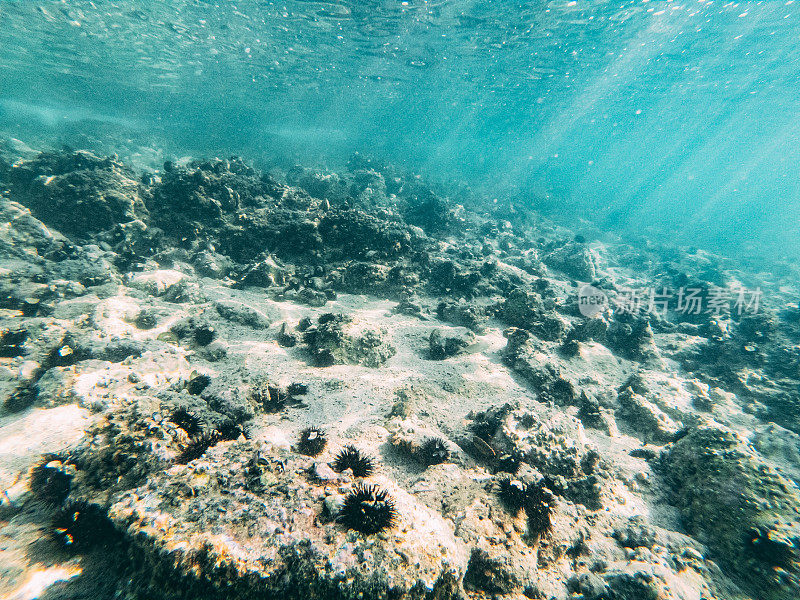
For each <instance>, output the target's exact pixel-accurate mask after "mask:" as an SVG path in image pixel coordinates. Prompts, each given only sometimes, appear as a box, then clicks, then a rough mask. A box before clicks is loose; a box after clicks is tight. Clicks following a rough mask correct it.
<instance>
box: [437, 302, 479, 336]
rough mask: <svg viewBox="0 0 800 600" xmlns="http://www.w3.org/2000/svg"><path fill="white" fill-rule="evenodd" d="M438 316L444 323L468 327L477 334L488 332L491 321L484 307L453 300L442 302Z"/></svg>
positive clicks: (438, 307) (438, 308)
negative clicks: (487, 325) (489, 321)
mask: <svg viewBox="0 0 800 600" xmlns="http://www.w3.org/2000/svg"><path fill="white" fill-rule="evenodd" d="M436 316H437V317H439V319H441V320H442V321H447V322H449V323H452V324H454V325H460V326H462V327H467V328H468V329H471V330H472V331H474V332H475V333H477V334H482V333H483V332H484V331H485V330H486V323H487V322H488V320H489V316H488V315H487V314H486V309H485V308H484V307H483V306H480V305H477V304H475V303H472V302H455V301H452V300H443V301H441V302H440V303H439V305H438V306H437V307H436Z"/></svg>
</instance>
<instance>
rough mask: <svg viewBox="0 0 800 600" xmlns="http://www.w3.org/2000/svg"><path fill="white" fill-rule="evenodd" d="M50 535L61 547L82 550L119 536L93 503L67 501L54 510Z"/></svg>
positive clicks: (108, 542) (106, 544)
mask: <svg viewBox="0 0 800 600" xmlns="http://www.w3.org/2000/svg"><path fill="white" fill-rule="evenodd" d="M52 536H53V538H54V539H55V541H56V542H57V543H58V544H59V545H60V546H62V547H63V548H64V549H67V550H72V551H75V552H82V551H85V550H88V549H91V548H94V547H98V546H108V545H110V544H113V543H114V542H116V541H117V540H118V539H119V534H118V533H117V531H116V529H115V528H114V524H113V523H112V522H111V521H110V520H109V519H108V517H107V516H106V514H105V512H104V511H103V509H102V508H100V507H99V506H97V505H96V504H89V503H88V502H83V501H78V502H69V503H67V505H66V506H64V507H62V508H61V509H59V510H58V512H56V514H55V516H54V517H53V521H52Z"/></svg>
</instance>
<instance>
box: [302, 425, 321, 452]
mask: <svg viewBox="0 0 800 600" xmlns="http://www.w3.org/2000/svg"><path fill="white" fill-rule="evenodd" d="M327 443H328V438H327V437H326V436H325V432H324V431H323V430H322V429H320V428H318V427H307V428H305V429H303V431H301V432H300V441H299V442H297V451H298V452H299V453H300V454H305V455H307V456H317V455H318V454H319V453H320V452H322V451H323V450H324V449H325V446H326V445H327Z"/></svg>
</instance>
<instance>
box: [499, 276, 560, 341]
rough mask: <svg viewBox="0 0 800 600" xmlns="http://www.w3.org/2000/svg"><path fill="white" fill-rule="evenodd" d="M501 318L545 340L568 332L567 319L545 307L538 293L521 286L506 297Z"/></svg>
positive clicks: (554, 339)
mask: <svg viewBox="0 0 800 600" xmlns="http://www.w3.org/2000/svg"><path fill="white" fill-rule="evenodd" d="M500 318H502V319H503V321H505V322H506V323H508V324H509V325H512V326H514V327H519V328H522V329H527V330H528V331H531V332H532V333H534V334H536V335H537V336H538V337H540V338H541V339H543V340H548V341H556V340H560V339H561V338H563V337H564V335H565V334H566V332H567V324H566V323H565V321H564V320H563V319H562V318H561V317H559V316H558V315H557V314H556V313H555V312H554V311H548V310H547V309H545V307H544V303H543V302H542V299H541V297H540V296H539V295H538V294H536V293H535V292H532V291H526V290H524V289H520V288H518V289H515V290H513V291H512V292H511V293H510V294H509V295H508V297H507V298H506V299H505V301H504V302H503V304H502V308H501V311H500Z"/></svg>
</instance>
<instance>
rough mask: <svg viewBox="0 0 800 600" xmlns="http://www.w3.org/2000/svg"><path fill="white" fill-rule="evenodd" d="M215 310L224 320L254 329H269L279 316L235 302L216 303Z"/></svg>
mask: <svg viewBox="0 0 800 600" xmlns="http://www.w3.org/2000/svg"><path fill="white" fill-rule="evenodd" d="M214 308H215V309H216V310H217V312H218V313H219V315H220V316H221V317H222V318H224V319H227V320H228V321H232V322H233V323H238V324H239V325H244V326H245V327H251V328H252V329H267V328H268V327H269V326H270V324H271V323H272V319H273V318H275V317H277V316H278V315H277V314H267V313H266V312H265V311H264V310H263V309H262V310H258V309H255V308H253V307H251V306H247V305H245V304H242V303H241V302H236V301H234V300H217V301H216V302H214Z"/></svg>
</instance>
